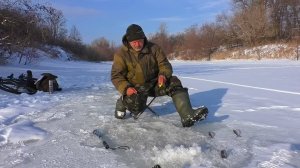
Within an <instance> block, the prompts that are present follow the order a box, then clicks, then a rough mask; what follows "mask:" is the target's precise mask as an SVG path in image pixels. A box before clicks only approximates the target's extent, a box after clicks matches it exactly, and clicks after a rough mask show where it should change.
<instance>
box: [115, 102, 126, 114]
mask: <svg viewBox="0 0 300 168" xmlns="http://www.w3.org/2000/svg"><path fill="white" fill-rule="evenodd" d="M125 115H126V107H125V106H124V104H123V102H122V97H120V98H119V99H118V100H117V103H116V109H115V117H116V118H117V119H124V118H125Z"/></svg>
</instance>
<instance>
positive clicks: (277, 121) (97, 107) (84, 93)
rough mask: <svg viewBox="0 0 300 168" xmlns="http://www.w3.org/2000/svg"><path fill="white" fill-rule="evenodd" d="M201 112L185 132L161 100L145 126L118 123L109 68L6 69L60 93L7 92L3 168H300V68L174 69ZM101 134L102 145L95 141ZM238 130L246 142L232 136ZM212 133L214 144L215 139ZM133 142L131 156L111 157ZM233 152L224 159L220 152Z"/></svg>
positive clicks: (237, 64)
mask: <svg viewBox="0 0 300 168" xmlns="http://www.w3.org/2000/svg"><path fill="white" fill-rule="evenodd" d="M172 65H173V69H174V75H177V76H179V77H180V79H181V80H182V83H183V85H184V86H185V87H188V88H189V94H190V98H191V102H192V104H193V106H194V107H197V106H201V105H206V106H207V107H208V108H209V110H210V113H209V116H208V118H207V119H206V120H205V121H203V122H200V123H197V124H196V125H195V126H193V127H191V128H182V127H181V123H180V119H179V116H178V113H176V110H175V107H174V106H173V104H172V99H171V98H169V97H167V96H164V97H159V98H157V99H156V100H155V101H154V102H153V104H152V105H151V107H152V109H153V110H155V111H156V112H157V113H158V114H159V117H156V116H154V115H153V114H152V113H151V112H150V111H148V110H147V111H146V112H145V113H143V114H142V115H141V117H140V118H139V119H138V120H133V119H132V118H131V117H129V115H127V117H126V119H125V120H117V119H115V118H114V107H115V102H116V100H117V99H118V97H119V96H118V93H117V91H116V90H115V89H114V87H113V86H112V84H111V82H110V69H111V63H110V62H103V63H86V62H63V61H52V62H48V63H47V62H42V63H40V64H36V65H31V66H29V67H28V66H20V65H10V66H0V76H4V77H5V76H8V75H10V74H11V73H14V74H15V75H19V74H20V73H24V72H26V70H28V69H30V70H32V72H33V76H34V77H39V76H40V74H41V73H44V72H50V73H53V74H55V75H57V76H58V82H59V84H60V86H61V87H62V88H63V91H61V92H55V93H54V94H47V93H43V92H38V93H37V94H35V95H27V94H22V95H14V94H10V93H7V92H4V91H0V100H1V102H0V167H8V168H9V167H36V168H39V167H78V168H79V167H122V168H123V167H153V166H154V165H156V164H159V165H160V166H161V167H163V168H164V167H168V168H169V167H176V168H177V167H191V168H196V167H230V168H232V167H236V168H240V167H247V168H252V167H259V168H269V167H272V168H277V167H278V168H281V167H287V168H289V167H293V168H294V167H300V154H299V151H300V133H299V126H300V125H299V121H298V120H299V119H300V110H299V109H300V104H299V102H300V85H299V82H300V76H299V70H300V64H299V62H296V61H287V60H281V61H268V60H263V61H212V62H193V61H190V62H185V61H173V62H172ZM94 129H99V130H100V131H101V133H102V138H101V139H99V138H98V137H96V136H94V135H92V131H93V130H94ZM233 129H239V130H241V137H237V136H236V135H235V134H234V133H233ZM209 131H211V132H214V133H215V137H214V138H210V137H209V136H208V132H209ZM102 140H104V141H106V142H107V143H108V144H109V145H110V146H112V147H114V146H118V145H126V146H129V147H130V149H129V150H126V151H125V150H107V149H105V148H104V147H103V144H102ZM221 150H226V152H227V153H228V157H227V158H224V159H223V158H221V156H220V151H221Z"/></svg>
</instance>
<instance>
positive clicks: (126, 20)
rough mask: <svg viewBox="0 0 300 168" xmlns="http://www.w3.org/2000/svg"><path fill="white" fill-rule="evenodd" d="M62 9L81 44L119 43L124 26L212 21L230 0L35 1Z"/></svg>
mask: <svg viewBox="0 0 300 168" xmlns="http://www.w3.org/2000/svg"><path fill="white" fill-rule="evenodd" d="M39 1H40V2H49V3H50V4H51V5H52V6H53V7H55V8H57V9H60V10H62V11H63V13H64V16H65V18H66V21H67V22H66V24H67V28H68V29H69V28H70V27H71V26H73V25H75V26H76V27H77V29H78V30H79V31H80V34H81V37H82V40H83V42H84V43H87V44H89V43H91V42H92V41H93V40H95V39H97V38H100V37H105V38H106V39H108V40H109V41H114V42H115V43H116V44H120V43H121V38H122V36H123V35H124V33H125V31H126V28H127V27H128V25H130V24H132V23H136V24H139V25H140V26H142V28H143V29H144V32H145V34H146V35H149V34H151V33H155V32H156V31H157V30H158V28H159V25H160V24H161V23H166V25H167V30H168V32H169V33H170V34H175V33H178V32H184V30H185V29H186V28H188V27H190V26H191V25H195V24H198V25H201V24H203V23H206V22H211V21H214V19H215V16H216V15H217V14H220V13H221V12H227V11H228V10H230V0H48V1H46V0H39Z"/></svg>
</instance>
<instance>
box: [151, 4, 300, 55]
mask: <svg viewBox="0 0 300 168" xmlns="http://www.w3.org/2000/svg"><path fill="white" fill-rule="evenodd" d="M231 4H232V9H233V10H232V13H231V14H228V13H221V14H219V15H218V16H217V17H216V18H215V20H214V21H213V22H210V23H205V24H202V25H192V26H190V27H188V28H187V29H186V30H185V31H184V32H182V33H178V34H176V35H168V32H167V25H166V24H161V25H160V27H159V30H158V32H156V33H154V34H153V35H152V36H150V39H151V40H152V41H154V42H156V43H158V44H159V45H161V46H162V47H163V49H164V50H165V52H166V53H167V55H168V56H169V57H170V58H174V57H180V58H181V59H205V60H210V59H211V55H212V54H213V53H214V52H215V51H217V50H220V49H229V50H230V49H232V48H235V47H242V46H243V47H253V46H257V45H260V44H265V43H274V42H278V41H281V42H289V41H292V40H295V38H294V37H298V38H299V35H300V33H299V32H300V30H299V29H300V1H299V0H232V3H231Z"/></svg>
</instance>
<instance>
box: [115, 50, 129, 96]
mask: <svg viewBox="0 0 300 168" xmlns="http://www.w3.org/2000/svg"><path fill="white" fill-rule="evenodd" d="M127 72H128V71H127V68H126V64H125V62H124V59H123V58H122V56H121V55H120V53H116V54H115V55H114V60H113V64H112V69H111V81H112V83H113V85H114V86H115V88H116V89H117V90H118V91H119V92H120V93H121V94H122V95H125V94H126V89H127V88H128V87H129V86H131V84H130V83H129V82H128V80H127V78H126V76H127Z"/></svg>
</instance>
